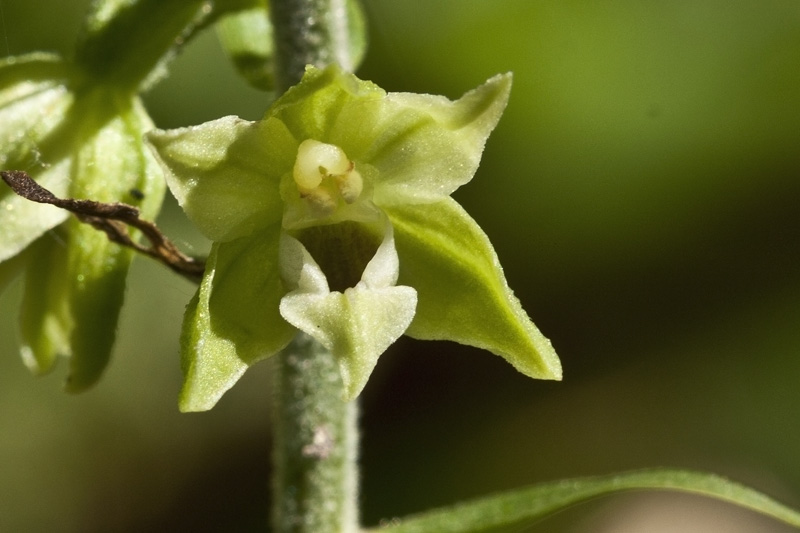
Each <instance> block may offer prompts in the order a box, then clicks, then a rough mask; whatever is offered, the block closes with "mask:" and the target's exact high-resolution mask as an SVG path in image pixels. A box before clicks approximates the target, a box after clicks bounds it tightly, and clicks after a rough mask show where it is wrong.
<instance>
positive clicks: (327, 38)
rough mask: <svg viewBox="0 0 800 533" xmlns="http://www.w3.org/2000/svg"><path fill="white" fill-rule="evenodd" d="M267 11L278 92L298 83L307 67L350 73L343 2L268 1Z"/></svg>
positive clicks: (317, 0) (345, 11) (324, 0)
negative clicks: (329, 67)
mask: <svg viewBox="0 0 800 533" xmlns="http://www.w3.org/2000/svg"><path fill="white" fill-rule="evenodd" d="M269 9H270V18H271V19H272V26H273V31H274V39H275V85H276V88H277V89H278V91H279V92H283V91H285V90H286V89H288V88H289V87H291V86H292V85H294V84H296V83H297V82H298V81H300V78H302V77H303V72H304V70H305V68H306V65H314V66H317V67H324V66H326V65H329V64H331V63H338V64H339V65H341V67H342V68H344V69H345V70H352V69H353V66H354V65H353V58H352V57H351V54H350V47H349V44H348V32H349V27H350V24H349V21H348V10H347V1H346V0H271V1H270V4H269Z"/></svg>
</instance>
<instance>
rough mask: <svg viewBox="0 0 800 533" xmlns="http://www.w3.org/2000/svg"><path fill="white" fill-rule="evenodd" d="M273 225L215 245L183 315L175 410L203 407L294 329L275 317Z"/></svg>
mask: <svg viewBox="0 0 800 533" xmlns="http://www.w3.org/2000/svg"><path fill="white" fill-rule="evenodd" d="M278 229H279V226H273V227H272V228H269V229H268V230H266V231H263V232H259V233H258V234H256V235H253V236H251V237H244V238H240V239H237V240H234V241H229V242H224V243H215V244H214V245H213V246H212V249H211V254H210V255H209V257H208V261H207V263H206V273H205V275H204V277H203V282H202V283H201V285H200V288H199V290H198V293H197V296H196V298H195V302H194V303H193V304H192V305H191V306H190V307H189V308H188V310H187V313H186V317H185V319H184V326H183V337H182V361H183V364H182V366H183V371H184V384H183V389H182V391H181V396H180V403H179V407H180V409H181V411H184V412H187V411H206V410H208V409H211V408H212V407H213V406H214V405H215V404H216V403H217V401H218V400H219V399H220V398H221V397H222V395H223V394H224V393H225V392H226V391H227V390H228V389H230V388H231V387H232V386H233V385H234V384H235V383H236V381H237V380H238V379H239V378H240V377H241V375H242V374H243V373H244V371H245V370H246V369H247V368H248V367H249V366H251V365H253V364H255V363H256V362H258V361H260V360H262V359H265V358H267V357H270V356H272V355H273V354H275V353H277V352H278V351H280V350H281V349H283V348H284V347H285V346H286V345H287V344H288V343H289V341H291V339H292V337H293V336H294V333H295V331H296V330H295V329H294V328H293V327H291V326H290V325H289V324H287V323H286V321H285V320H284V319H283V318H281V316H280V314H279V313H278V304H279V302H280V299H281V297H282V296H283V294H284V293H285V290H284V288H283V285H282V282H281V280H280V274H279V273H280V269H279V268H278V265H277V258H278Z"/></svg>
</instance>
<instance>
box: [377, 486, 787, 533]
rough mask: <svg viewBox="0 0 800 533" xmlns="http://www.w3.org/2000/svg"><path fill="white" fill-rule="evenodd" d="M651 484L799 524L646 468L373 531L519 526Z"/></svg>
mask: <svg viewBox="0 0 800 533" xmlns="http://www.w3.org/2000/svg"><path fill="white" fill-rule="evenodd" d="M638 489H656V490H675V491H680V492H689V493H693V494H699V495H702V496H707V497H710V498H715V499H718V500H722V501H726V502H730V503H733V504H735V505H739V506H741V507H744V508H747V509H751V510H753V511H756V512H758V513H762V514H765V515H767V516H770V517H772V518H774V519H776V520H779V521H781V522H785V523H787V524H790V525H793V526H797V527H798V528H800V513H799V512H797V511H795V510H792V509H790V508H788V507H786V506H785V505H783V504H780V503H778V502H776V501H775V500H773V499H771V498H769V497H768V496H765V495H764V494H761V493H760V492H757V491H755V490H753V489H750V488H747V487H745V486H743V485H739V484H738V483H734V482H733V481H729V480H727V479H724V478H721V477H719V476H716V475H713V474H705V473H700V472H690V471H682V470H645V471H640V472H629V473H624V474H616V475H611V476H602V477H588V478H579V479H568V480H563V481H556V482H553V483H544V484H541V485H535V486H533V487H529V488H524V489H518V490H513V491H509V492H505V493H502V494H498V495H495V496H489V497H487V498H482V499H479V500H475V501H472V502H467V503H462V504H458V505H455V506H453V507H449V508H444V509H437V510H433V511H429V512H427V513H422V514H420V515H415V516H411V517H409V518H405V519H400V523H398V524H396V525H394V524H393V525H390V526H388V527H381V528H376V529H372V530H368V531H372V532H375V533H377V532H378V531H381V532H383V531H385V532H388V533H480V532H488V531H493V530H496V529H497V528H501V527H514V528H520V527H525V526H528V525H530V524H532V523H534V522H536V521H539V520H541V519H542V518H544V517H546V516H548V515H550V514H553V513H555V512H556V511H559V510H562V509H564V508H566V507H568V506H571V505H574V504H576V503H580V502H584V501H587V500H589V499H592V498H595V497H597V496H603V495H606V494H612V493H615V492H621V491H629V490H638Z"/></svg>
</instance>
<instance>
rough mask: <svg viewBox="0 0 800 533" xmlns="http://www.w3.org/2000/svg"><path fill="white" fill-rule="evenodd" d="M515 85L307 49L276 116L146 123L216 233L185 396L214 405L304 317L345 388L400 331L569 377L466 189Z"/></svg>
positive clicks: (186, 338) (175, 186) (187, 347)
mask: <svg viewBox="0 0 800 533" xmlns="http://www.w3.org/2000/svg"><path fill="white" fill-rule="evenodd" d="M510 86H511V76H510V75H501V76H496V77H494V78H492V79H490V80H489V81H488V82H486V83H485V84H484V85H482V86H480V87H478V88H477V89H475V90H473V91H470V92H468V93H467V94H465V95H464V96H463V97H462V98H460V99H459V100H457V101H450V100H448V99H446V98H444V97H440V96H431V95H422V94H405V93H386V92H385V91H383V90H382V89H380V88H379V87H377V86H376V85H374V84H372V83H370V82H367V81H361V80H359V79H358V78H356V77H355V76H354V75H352V74H349V73H345V72H342V71H341V70H340V69H339V68H338V67H335V66H332V67H328V68H326V69H316V68H313V67H309V68H308V69H307V71H306V74H305V76H304V77H303V79H302V81H301V82H300V83H299V84H298V85H296V86H295V87H293V88H291V89H290V90H289V91H287V92H286V93H285V94H284V95H283V96H282V97H281V98H279V99H278V100H277V101H276V102H275V103H274V104H273V105H272V106H271V108H270V109H269V110H268V111H267V113H266V116H265V117H264V119H263V120H261V121H258V122H248V121H245V120H242V119H239V118H236V117H225V118H221V119H219V120H215V121H212V122H208V123H205V124H202V125H199V126H194V127H189V128H182V129H176V130H167V131H159V130H154V131H153V132H151V133H150V134H148V139H149V141H150V143H151V144H152V146H153V148H154V151H155V153H156V154H157V156H158V158H159V159H160V160H161V162H162V164H163V167H164V171H165V174H166V176H167V183H168V186H169V188H170V190H171V191H172V192H173V194H174V195H175V196H176V197H177V199H178V201H179V203H180V204H181V206H182V207H183V209H184V210H185V211H186V213H187V215H188V216H189V218H190V219H191V220H192V221H193V222H194V223H195V224H196V225H197V227H198V228H199V229H200V231H202V232H203V233H204V234H205V235H206V236H207V237H208V238H210V239H211V240H212V241H213V245H212V249H211V253H210V256H209V258H208V262H207V266H206V272H205V275H204V278H203V281H202V283H201V285H200V287H199V289H198V292H197V294H196V296H195V297H194V299H193V300H192V302H191V304H190V305H189V307H188V309H187V313H186V317H185V322H184V331H183V339H182V344H183V369H184V373H185V383H184V387H183V390H182V393H181V400H180V408H181V409H182V410H183V411H199V410H206V409H209V408H211V407H212V406H213V405H214V404H215V403H216V402H217V401H218V399H219V398H220V397H221V396H222V394H223V393H224V392H225V391H226V390H228V389H229V388H230V387H231V386H233V384H234V383H235V382H236V380H237V379H238V378H239V377H240V376H241V375H242V374H243V373H244V372H245V370H246V369H247V368H248V367H249V366H250V365H252V364H254V363H255V362H257V361H259V360H262V359H265V358H267V357H270V356H271V355H273V354H275V353H276V352H278V351H280V350H281V349H282V348H284V347H285V346H286V345H287V343H288V342H289V341H290V340H291V339H292V337H293V336H294V335H295V334H296V332H297V330H300V331H303V332H305V333H306V334H308V335H310V336H311V337H313V338H314V339H316V340H317V341H318V342H320V343H321V344H322V345H324V346H325V347H326V348H328V349H329V350H330V351H331V352H332V353H333V355H334V356H335V358H336V360H337V361H338V363H339V366H340V370H341V375H342V379H343V383H344V389H345V396H346V398H345V399H352V398H354V397H356V396H357V395H358V394H359V392H360V391H361V390H362V389H363V387H364V385H365V383H366V381H367V379H368V377H369V375H370V373H371V372H372V370H373V368H374V366H375V364H376V362H377V359H378V357H379V356H380V354H381V353H383V352H384V351H385V350H386V348H387V347H388V346H389V345H391V344H392V343H393V342H394V341H395V340H397V338H398V337H400V335H402V334H406V335H410V336H411V337H414V338H417V339H444V340H452V341H456V342H459V343H463V344H468V345H472V346H477V347H480V348H485V349H487V350H489V351H491V352H494V353H495V354H498V355H500V356H502V357H504V358H505V359H506V360H507V361H509V362H510V363H511V364H512V365H513V366H514V367H515V368H517V369H518V370H519V371H521V372H522V373H524V374H526V375H528V376H531V377H534V378H542V379H560V377H561V367H560V363H559V360H558V357H557V356H556V354H555V352H554V351H553V349H552V347H551V345H550V342H549V341H548V340H547V339H546V338H545V337H544V336H543V335H542V334H541V333H540V332H539V331H538V330H537V329H536V327H535V326H534V324H533V323H532V322H531V321H530V319H529V318H528V316H527V315H526V314H525V312H524V311H523V309H522V307H521V306H520V303H519V301H518V300H517V299H516V298H515V297H514V295H513V293H512V292H511V290H510V289H509V288H508V285H507V283H506V280H505V277H504V275H503V272H502V269H501V267H500V264H499V261H498V259H497V256H496V254H495V252H494V250H493V248H492V246H491V243H490V242H489V240H488V238H487V237H486V235H485V234H484V233H483V232H482V231H481V229H480V228H479V227H478V225H477V224H476V223H475V221H474V220H472V218H470V217H469V215H467V213H466V212H465V211H464V210H463V209H462V208H461V207H460V206H459V205H458V204H457V203H456V202H455V201H454V200H452V199H451V198H450V194H451V193H452V192H453V191H455V190H456V189H457V188H458V187H460V186H461V185H464V184H465V183H467V182H468V181H470V179H472V177H473V175H474V173H475V171H476V169H477V167H478V163H479V161H480V158H481V154H482V151H483V148H484V144H485V142H486V139H487V137H488V136H489V133H490V132H491V131H492V129H494V127H495V125H496V124H497V122H498V120H499V118H500V115H501V114H502V112H503V110H504V108H505V106H506V102H507V100H508V94H509V90H510Z"/></svg>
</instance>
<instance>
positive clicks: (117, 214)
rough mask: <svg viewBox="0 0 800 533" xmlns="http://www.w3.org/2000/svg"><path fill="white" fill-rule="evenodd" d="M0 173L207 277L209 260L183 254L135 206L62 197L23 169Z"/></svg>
mask: <svg viewBox="0 0 800 533" xmlns="http://www.w3.org/2000/svg"><path fill="white" fill-rule="evenodd" d="M0 176H1V177H2V178H3V181H5V182H6V183H7V184H8V186H9V187H11V189H12V190H13V191H14V192H15V193H17V194H18V195H20V196H22V197H23V198H25V199H27V200H31V201H32V202H38V203H40V204H50V205H54V206H56V207H60V208H61V209H66V210H67V211H70V212H71V213H73V214H74V215H75V216H76V217H77V218H78V220H80V221H81V222H85V223H86V224H91V225H92V226H94V227H95V228H96V229H99V230H100V231H102V232H104V233H105V234H106V235H107V236H108V239H109V240H110V241H112V242H115V243H117V244H120V245H122V246H127V247H129V248H133V249H134V250H136V251H137V252H140V253H143V254H145V255H149V256H150V257H152V258H154V259H156V260H158V261H161V262H162V263H164V264H165V265H166V266H168V267H169V268H171V269H172V270H173V271H175V272H177V273H178V274H181V275H182V276H184V277H186V278H188V279H190V280H192V281H194V282H199V281H200V278H201V277H202V276H203V270H204V269H205V263H204V262H203V261H202V260H201V259H196V258H194V257H189V256H187V255H185V254H183V252H181V251H180V250H178V247H177V246H175V245H174V244H173V243H172V242H171V241H170V240H169V239H167V237H166V236H165V235H164V234H163V233H161V230H159V229H158V227H157V226H156V225H155V224H153V223H152V222H149V221H147V220H142V219H141V218H139V210H138V209H137V208H135V207H133V206H132V205H128V204H122V203H116V202H115V203H102V202H95V201H93V200H74V199H72V198H58V197H56V196H55V195H54V194H53V193H51V192H50V191H48V190H47V189H45V188H44V187H42V186H41V185H39V184H38V183H36V182H35V181H34V180H33V178H31V177H30V176H29V175H28V174H27V173H26V172H23V171H22V170H3V171H0ZM127 226H132V227H134V228H136V229H138V230H139V231H141V232H142V234H143V235H144V236H145V237H146V238H147V240H148V241H150V246H143V245H141V244H139V243H138V242H135V241H134V240H133V239H131V236H130V234H129V233H128V228H127Z"/></svg>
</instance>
